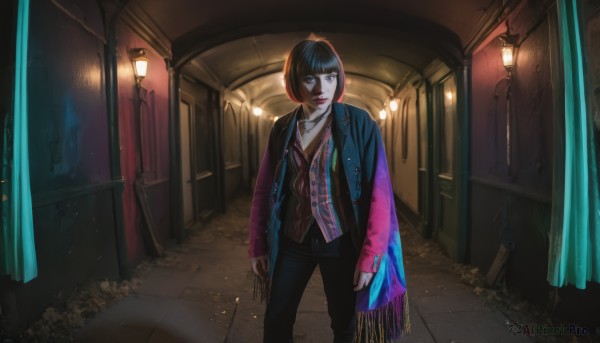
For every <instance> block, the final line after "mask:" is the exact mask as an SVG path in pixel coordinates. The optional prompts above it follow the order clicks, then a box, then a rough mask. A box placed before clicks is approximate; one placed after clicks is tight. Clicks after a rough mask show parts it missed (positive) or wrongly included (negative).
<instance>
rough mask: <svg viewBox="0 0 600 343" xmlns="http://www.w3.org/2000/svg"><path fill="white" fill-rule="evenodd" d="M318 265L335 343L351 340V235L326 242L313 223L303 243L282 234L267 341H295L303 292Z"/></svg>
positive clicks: (353, 264) (267, 318)
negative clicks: (295, 328) (297, 316)
mask: <svg viewBox="0 0 600 343" xmlns="http://www.w3.org/2000/svg"><path fill="white" fill-rule="evenodd" d="M317 265H319V268H320V270H321V276H322V278H323V286H324V288H325V295H326V297H327V311H328V312H329V316H330V318H331V328H332V329H333V334H334V342H335V343H346V342H348V343H350V342H352V341H353V339H354V330H355V314H354V305H355V299H356V298H355V297H356V295H355V292H354V290H353V288H354V285H353V283H354V280H353V279H354V268H355V267H356V254H355V252H354V250H353V247H352V242H351V239H350V235H348V234H345V235H342V237H339V238H338V239H336V240H334V241H332V242H330V243H329V244H327V243H325V240H324V238H323V235H322V234H321V231H320V230H319V229H318V227H317V226H316V224H315V225H313V226H312V227H311V229H310V231H309V233H308V234H307V236H306V238H305V239H304V241H303V242H302V243H297V242H294V241H292V240H290V239H289V238H286V237H283V236H282V237H281V248H280V251H279V256H278V259H277V263H276V266H275V271H274V274H273V282H272V285H271V295H270V299H269V302H268V304H267V310H266V313H265V322H264V343H282V342H293V328H294V322H295V321H296V312H297V311H298V305H299V304H300V299H301V298H302V293H303V292H304V289H305V288H306V285H307V284H308V281H309V279H310V277H311V275H312V273H313V271H314V270H315V267H316V266H317Z"/></svg>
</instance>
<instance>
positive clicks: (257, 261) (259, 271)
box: [250, 256, 269, 280]
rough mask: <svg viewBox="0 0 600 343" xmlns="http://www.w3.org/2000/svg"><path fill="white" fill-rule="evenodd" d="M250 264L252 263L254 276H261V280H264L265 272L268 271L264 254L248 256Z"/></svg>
mask: <svg viewBox="0 0 600 343" xmlns="http://www.w3.org/2000/svg"><path fill="white" fill-rule="evenodd" d="M250 264H252V271H253V272H254V274H256V276H258V277H259V278H261V280H265V279H266V278H267V272H268V271H269V269H268V267H267V259H266V258H265V256H258V257H250Z"/></svg>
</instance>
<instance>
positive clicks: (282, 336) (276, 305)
mask: <svg viewBox="0 0 600 343" xmlns="http://www.w3.org/2000/svg"><path fill="white" fill-rule="evenodd" d="M281 239H282V245H281V250H280V251H279V257H278V259H277V264H276V266H275V271H274V273H273V282H272V284H271V294H270V298H269V302H268V304H267V310H266V312H265V321H264V343H283V342H293V336H292V333H293V328H294V322H295V321H296V312H297V311H298V305H299V304H300V299H301V298H302V293H303V292H304V289H305V288H306V285H307V283H308V280H309V279H310V277H311V275H312V273H313V271H314V270H315V267H316V265H317V261H316V259H315V258H313V257H312V256H311V251H310V247H309V246H307V245H306V244H298V243H295V242H293V241H291V240H289V239H287V238H285V237H282V238H281Z"/></svg>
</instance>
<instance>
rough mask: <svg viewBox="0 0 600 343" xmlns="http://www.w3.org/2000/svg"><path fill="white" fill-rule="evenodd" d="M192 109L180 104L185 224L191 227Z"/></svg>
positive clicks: (192, 218) (192, 215)
mask: <svg viewBox="0 0 600 343" xmlns="http://www.w3.org/2000/svg"><path fill="white" fill-rule="evenodd" d="M191 111H192V107H191V106H190V104H189V103H188V102H186V101H181V103H180V104H179V113H180V115H181V134H180V136H181V176H182V178H181V179H182V187H183V224H184V225H185V227H189V226H190V225H192V224H193V222H194V207H193V201H192V199H193V193H192V167H191V161H190V145H191V144H190V118H191V116H192V112H191Z"/></svg>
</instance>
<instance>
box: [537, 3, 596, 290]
mask: <svg viewBox="0 0 600 343" xmlns="http://www.w3.org/2000/svg"><path fill="white" fill-rule="evenodd" d="M577 3H578V1H573V0H558V1H557V5H558V27H559V37H560V48H561V56H562V59H563V64H564V66H563V70H564V75H563V77H564V92H565V99H564V102H565V108H564V110H565V121H564V125H565V127H564V129H565V132H564V137H563V138H564V175H559V177H561V176H562V177H563V179H564V183H563V186H564V192H557V193H558V194H561V193H562V196H563V199H562V201H563V204H562V205H563V206H553V211H562V213H553V215H552V218H553V222H552V227H551V229H550V250H549V260H548V281H549V282H550V284H551V285H553V286H558V287H562V286H565V285H567V284H572V285H574V286H575V287H577V288H579V289H585V287H586V282H587V281H595V282H600V239H599V236H600V227H599V225H600V220H599V216H600V199H599V194H598V167H597V163H596V156H595V147H594V131H593V125H592V122H591V118H589V117H588V115H587V110H586V109H587V108H586V106H587V103H586V93H585V92H586V88H585V77H584V76H585V74H584V64H583V63H584V62H583V56H582V51H583V49H582V38H581V32H580V27H579V18H578V9H577ZM555 177H557V176H556V175H555ZM556 200H557V201H561V199H556Z"/></svg>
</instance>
